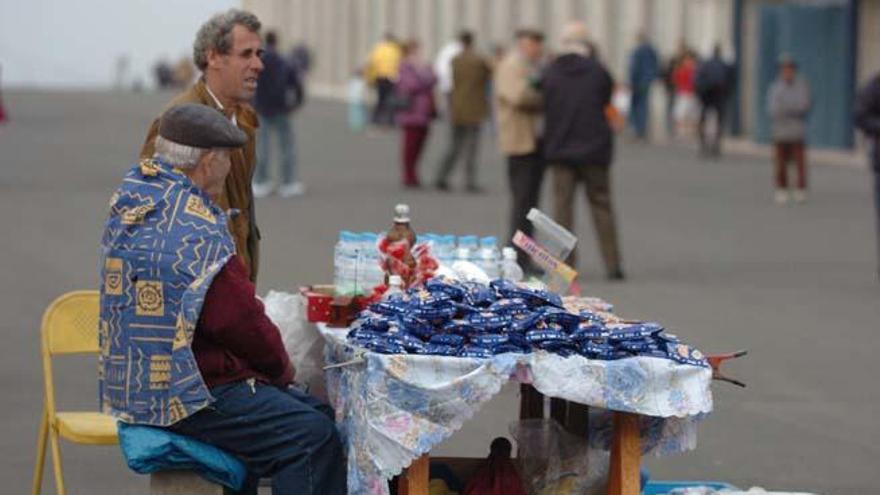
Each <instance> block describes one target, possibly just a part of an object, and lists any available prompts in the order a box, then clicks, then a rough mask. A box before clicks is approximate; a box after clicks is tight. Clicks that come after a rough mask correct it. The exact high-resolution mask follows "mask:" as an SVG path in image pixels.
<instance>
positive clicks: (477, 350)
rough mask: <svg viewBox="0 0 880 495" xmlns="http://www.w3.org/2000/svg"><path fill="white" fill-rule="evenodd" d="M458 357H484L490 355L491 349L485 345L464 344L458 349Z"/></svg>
mask: <svg viewBox="0 0 880 495" xmlns="http://www.w3.org/2000/svg"><path fill="white" fill-rule="evenodd" d="M458 356H459V357H467V358H480V359H486V358H490V357H492V351H490V350H489V349H486V348H485V347H480V346H476V345H466V346H464V347H462V348H461V350H460V351H458Z"/></svg>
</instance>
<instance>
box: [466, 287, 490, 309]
mask: <svg viewBox="0 0 880 495" xmlns="http://www.w3.org/2000/svg"><path fill="white" fill-rule="evenodd" d="M462 285H463V286H464V288H465V293H464V302H465V303H467V304H470V305H471V306H479V307H486V306H489V305H491V304H492V303H493V302H495V300H496V299H497V297H496V295H495V291H494V290H493V289H492V288H491V287H489V286H486V285H483V284H480V283H477V282H465V283H463V284H462Z"/></svg>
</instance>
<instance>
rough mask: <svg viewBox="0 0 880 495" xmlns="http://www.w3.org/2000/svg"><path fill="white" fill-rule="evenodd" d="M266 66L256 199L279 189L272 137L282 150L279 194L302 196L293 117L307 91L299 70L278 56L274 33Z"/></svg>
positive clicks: (260, 94) (260, 89)
mask: <svg viewBox="0 0 880 495" xmlns="http://www.w3.org/2000/svg"><path fill="white" fill-rule="evenodd" d="M263 66H264V68H263V72H261V73H260V77H259V79H258V80H257V96H256V98H255V99H254V106H255V107H256V109H257V114H258V115H259V116H260V124H261V125H260V130H259V139H258V145H259V146H258V150H257V174H256V180H255V181H254V196H256V197H258V198H263V197H266V196H268V195H269V194H272V191H273V190H274V189H275V185H274V183H273V181H272V178H271V177H270V175H271V174H270V173H269V168H270V166H271V163H272V160H271V158H272V155H271V153H269V144H270V141H271V138H272V134H274V135H275V138H276V139H277V140H278V147H279V150H280V151H281V186H280V187H279V188H278V195H279V196H281V197H282V198H289V197H291V196H299V195H301V194H302V193H304V192H305V186H304V185H303V183H302V182H300V181H298V180H297V174H296V148H295V146H296V141H295V139H294V136H293V128H292V123H291V114H292V113H293V112H294V111H296V109H298V108H299V107H300V105H302V104H303V102H304V101H305V91H304V90H303V85H302V79H301V78H300V75H299V69H298V68H297V67H296V66H293V65H291V64H289V63H287V61H285V60H284V59H283V58H282V57H281V55H279V54H278V37H277V36H276V35H275V33H274V32H272V31H270V32H268V33H266V52H265V53H264V54H263Z"/></svg>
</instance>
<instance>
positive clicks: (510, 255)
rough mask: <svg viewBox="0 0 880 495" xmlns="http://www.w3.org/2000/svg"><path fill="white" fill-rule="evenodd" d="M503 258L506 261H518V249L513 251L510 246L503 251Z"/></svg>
mask: <svg viewBox="0 0 880 495" xmlns="http://www.w3.org/2000/svg"><path fill="white" fill-rule="evenodd" d="M501 256H502V257H503V258H504V259H506V260H514V261H516V249H513V248H512V247H510V246H507V247H505V248H504V249H502V250H501Z"/></svg>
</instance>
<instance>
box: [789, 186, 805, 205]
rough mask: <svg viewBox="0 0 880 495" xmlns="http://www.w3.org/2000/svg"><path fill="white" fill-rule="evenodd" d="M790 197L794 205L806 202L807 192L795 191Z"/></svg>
mask: <svg viewBox="0 0 880 495" xmlns="http://www.w3.org/2000/svg"><path fill="white" fill-rule="evenodd" d="M791 197H792V198H794V202H795V203H803V202H805V201H806V200H807V191H805V190H803V189H796V190H795V191H794V192H793V193H792V194H791Z"/></svg>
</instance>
